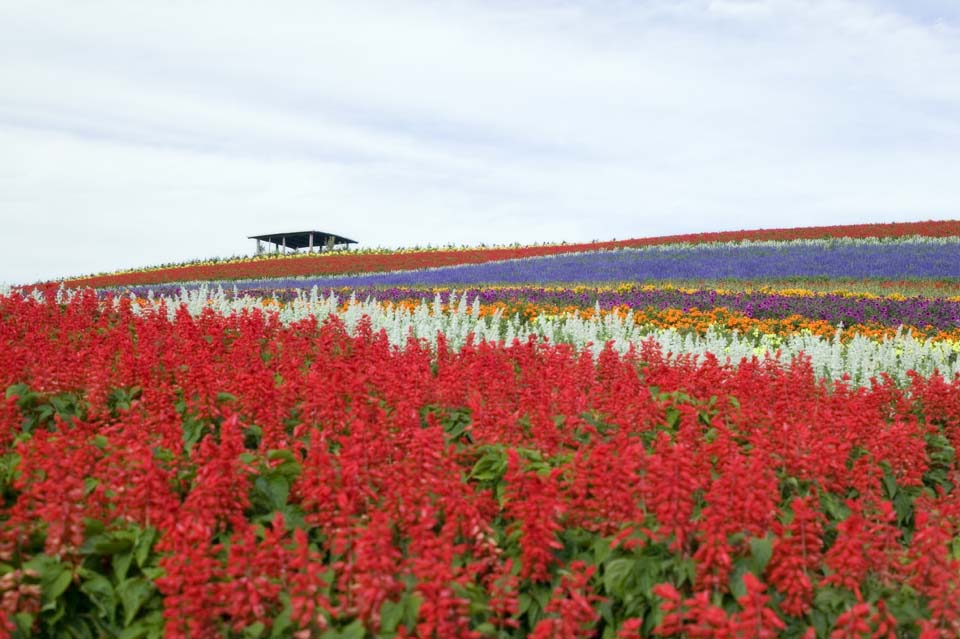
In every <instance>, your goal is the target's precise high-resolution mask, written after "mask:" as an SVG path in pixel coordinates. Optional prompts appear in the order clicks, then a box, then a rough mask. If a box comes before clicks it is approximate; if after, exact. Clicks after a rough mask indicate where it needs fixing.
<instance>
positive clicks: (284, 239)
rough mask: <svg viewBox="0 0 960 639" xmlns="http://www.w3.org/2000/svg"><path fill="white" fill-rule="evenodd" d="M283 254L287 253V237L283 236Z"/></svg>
mask: <svg viewBox="0 0 960 639" xmlns="http://www.w3.org/2000/svg"><path fill="white" fill-rule="evenodd" d="M283 252H284V253H286V252H287V236H286V235H284V236H283Z"/></svg>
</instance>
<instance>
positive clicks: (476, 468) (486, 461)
mask: <svg viewBox="0 0 960 639" xmlns="http://www.w3.org/2000/svg"><path fill="white" fill-rule="evenodd" d="M505 472H507V456H506V454H505V453H504V452H503V450H502V449H500V448H499V447H495V446H491V447H488V448H487V449H486V450H485V451H484V453H483V455H481V457H480V459H478V460H477V463H476V464H474V465H473V469H472V470H471V471H470V478H471V479H476V480H477V481H481V482H492V481H498V480H499V479H500V478H501V477H503V474H504V473H505Z"/></svg>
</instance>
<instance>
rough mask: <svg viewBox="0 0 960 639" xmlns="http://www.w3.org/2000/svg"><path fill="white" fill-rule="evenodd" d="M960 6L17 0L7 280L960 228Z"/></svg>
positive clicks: (749, 0)
mask: <svg viewBox="0 0 960 639" xmlns="http://www.w3.org/2000/svg"><path fill="white" fill-rule="evenodd" d="M958 167H960V3H957V2H955V1H954V0H936V1H935V0H909V1H907V0H905V1H903V2H896V1H894V0H874V1H873V2H864V1H854V0H836V1H828V0H823V1H818V0H636V1H626V0H582V1H574V0H567V1H560V0H555V1H553V0H499V1H497V0H489V1H485V2H480V1H467V0H423V1H402V0H389V1H388V0H384V1H381V2H378V1H367V0H349V1H347V0H344V1H341V2H323V1H318V0H306V1H302V2H298V1H293V0H289V1H278V2H270V3H252V2H235V1H226V0H204V1H202V2H189V1H187V0H156V1H154V2H127V1H123V0H116V1H106V0H89V1H86V2H82V3H79V2H45V1H44V0H25V1H21V0H0V223H2V224H0V244H2V247H3V248H2V250H0V283H6V284H23V283H30V282H35V281H40V280H48V279H53V278H60V277H67V276H76V275H81V274H88V273H95V272H103V271H112V270H117V269H126V268H136V267H143V266H150V265H157V264H163V263H170V262H180V261H184V260H191V259H201V258H208V257H226V256H231V255H239V254H249V253H251V252H252V251H253V249H254V242H253V240H249V239H247V237H248V236H250V235H257V234H264V233H271V232H282V231H299V230H310V229H312V230H319V231H328V232H332V233H336V234H339V235H342V236H346V237H349V238H352V239H355V240H358V241H359V243H360V244H359V246H360V247H365V248H371V247H377V246H382V247H412V246H417V245H419V246H424V245H427V244H431V245H434V246H437V245H446V244H456V245H461V244H468V245H478V244H481V243H485V244H509V243H513V242H520V243H535V242H561V241H567V242H575V241H589V240H592V239H601V240H608V239H625V238H631V237H645V236H653V235H665V234H674V233H689V232H699V231H715V230H735V229H747V228H773V227H784V226H811V225H821V224H843V223H869V222H893V221H915V220H931V219H955V218H960V169H958Z"/></svg>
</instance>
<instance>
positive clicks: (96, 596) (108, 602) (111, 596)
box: [80, 571, 117, 623]
mask: <svg viewBox="0 0 960 639" xmlns="http://www.w3.org/2000/svg"><path fill="white" fill-rule="evenodd" d="M85 574H86V575H89V576H88V577H87V578H86V579H84V581H83V583H81V584H80V591H81V592H83V593H84V594H86V595H87V597H89V598H90V601H92V602H93V605H94V606H96V607H97V609H98V610H99V611H100V614H101V615H102V616H103V618H104V620H105V621H107V622H109V623H113V620H114V619H115V617H116V613H117V595H116V593H115V592H114V591H113V584H111V583H110V580H109V579H107V578H106V577H104V576H103V575H101V574H99V573H95V572H93V571H86V573H85Z"/></svg>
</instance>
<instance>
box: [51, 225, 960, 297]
mask: <svg viewBox="0 0 960 639" xmlns="http://www.w3.org/2000/svg"><path fill="white" fill-rule="evenodd" d="M909 235H922V236H928V237H946V236H953V235H960V221H931V222H902V223H893V224H857V225H848V226H816V227H803V228H787V229H759V230H751V231H722V232H716V233H691V234H686V235H668V236H662V237H650V238H640V239H632V240H619V241H611V242H594V243H583V244H565V245H555V246H527V247H520V248H491V249H463V250H432V251H416V252H409V253H406V252H405V253H382V254H374V253H358V254H350V253H343V254H337V255H324V256H320V257H318V256H303V257H297V258H295V259H291V258H283V259H256V260H249V261H241V262H233V263H222V264H205V265H190V266H181V267H172V268H164V269H157V270H150V271H139V272H131V273H120V274H114V275H101V276H95V277H84V278H77V279H73V280H70V281H69V282H67V283H68V284H69V285H70V286H93V287H106V286H130V285H138V284H163V283H170V282H184V281H194V280H203V281H205V280H228V279H256V278H264V277H297V276H307V275H335V274H342V273H376V272H382V271H397V270H412V269H421V268H434V267H439V266H455V265H458V264H480V263H484V262H492V261H497V260H509V259H516V258H522V257H536V256H541V255H557V254H561V253H571V252H580V251H599V250H609V249H615V248H624V247H641V246H652V245H657V244H671V243H677V242H691V243H703V242H733V241H741V240H796V239H817V238H825V237H856V238H859V237H902V236H909Z"/></svg>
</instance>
